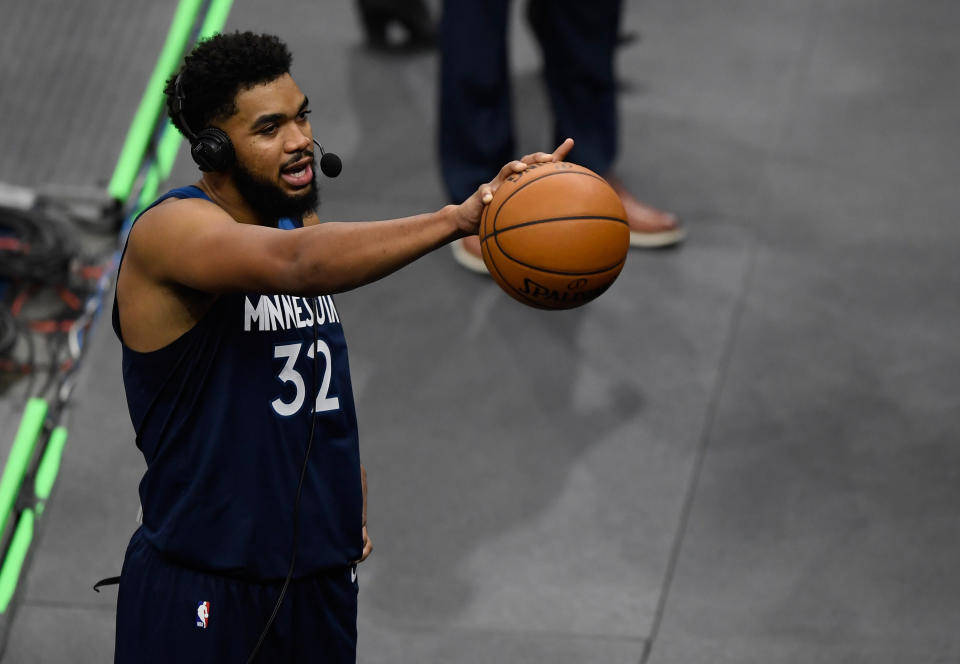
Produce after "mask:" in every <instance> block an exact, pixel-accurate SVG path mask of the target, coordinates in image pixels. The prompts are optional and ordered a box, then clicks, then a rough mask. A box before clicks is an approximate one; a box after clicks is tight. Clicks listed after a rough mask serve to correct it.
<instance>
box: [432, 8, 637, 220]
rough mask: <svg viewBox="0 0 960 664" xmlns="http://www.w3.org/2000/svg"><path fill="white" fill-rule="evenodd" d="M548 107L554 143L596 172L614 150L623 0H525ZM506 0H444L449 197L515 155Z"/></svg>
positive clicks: (443, 126) (444, 143)
mask: <svg viewBox="0 0 960 664" xmlns="http://www.w3.org/2000/svg"><path fill="white" fill-rule="evenodd" d="M529 1H530V2H531V5H530V7H529V10H530V11H529V12H528V16H529V17H530V19H531V26H532V27H533V29H534V33H535V34H536V36H537V40H538V41H539V43H540V48H541V51H542V52H543V61H544V73H545V78H546V84H547V91H548V93H549V96H550V104H551V107H552V109H553V121H554V125H553V129H554V144H553V145H551V146H544V147H543V148H542V149H543V150H545V151H549V150H552V149H553V148H554V147H556V145H557V144H559V143H560V141H562V140H563V139H564V138H566V137H568V136H569V137H571V138H573V139H574V140H575V141H576V147H574V149H573V152H572V153H571V154H570V155H569V157H568V160H569V161H573V162H576V163H578V164H581V165H583V166H586V167H587V168H589V169H591V170H593V171H595V172H597V173H600V174H604V173H606V172H607V171H608V170H609V169H610V166H611V165H612V164H613V159H614V157H615V155H616V148H617V111H616V80H615V76H614V63H613V60H614V53H615V49H616V44H617V35H618V34H619V28H620V15H621V8H622V1H621V0H591V1H590V2H584V1H583V0H529ZM509 10H510V0H446V1H445V2H444V5H443V16H442V19H441V25H440V49H441V66H440V162H441V168H442V170H443V178H444V183H445V184H446V187H447V192H448V194H449V195H450V199H451V201H453V202H457V203H459V202H461V201H463V200H464V199H465V198H467V197H468V196H470V195H471V194H472V193H473V192H474V191H476V188H477V187H478V186H480V185H481V184H482V183H484V182H487V181H489V180H490V179H492V178H493V176H494V175H496V174H497V172H498V171H499V170H500V168H501V167H502V166H503V165H504V164H505V163H507V162H508V161H510V160H511V159H516V158H518V157H520V156H522V155H518V154H515V153H514V137H513V121H512V114H511V101H510V75H509V71H508V57H507V23H508V19H509V14H510V11H509Z"/></svg>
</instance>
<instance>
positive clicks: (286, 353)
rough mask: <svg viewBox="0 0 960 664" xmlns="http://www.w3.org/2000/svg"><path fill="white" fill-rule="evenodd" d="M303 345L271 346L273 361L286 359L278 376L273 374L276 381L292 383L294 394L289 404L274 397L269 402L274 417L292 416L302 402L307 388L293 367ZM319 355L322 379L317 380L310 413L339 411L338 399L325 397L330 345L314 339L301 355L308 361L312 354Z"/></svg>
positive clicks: (329, 365)
mask: <svg viewBox="0 0 960 664" xmlns="http://www.w3.org/2000/svg"><path fill="white" fill-rule="evenodd" d="M303 345H304V344H303V343H302V342H301V343H295V344H283V345H280V346H275V347H274V349H273V357H274V358H276V359H284V360H286V361H285V363H284V365H283V368H282V369H281V370H280V373H278V374H277V378H279V379H280V380H281V381H283V382H284V383H292V384H293V387H294V390H295V393H294V396H293V399H292V400H291V401H289V402H288V401H284V400H283V399H281V398H280V397H277V398H276V399H274V400H273V401H271V402H270V405H271V406H273V410H274V411H276V413H277V414H278V415H282V416H284V417H289V416H290V415H293V414H294V413H296V412H297V411H299V410H300V408H302V407H303V402H304V400H305V399H306V394H307V387H306V384H305V383H304V381H303V374H301V373H300V372H299V371H297V368H296V364H297V359H298V358H299V357H300V350H301V348H302V347H303ZM316 353H320V354H321V355H323V359H324V362H323V379H322V380H321V381H320V389H319V391H318V392H317V398H316V401H315V402H314V412H316V413H324V412H327V411H331V410H337V409H339V408H340V398H339V397H331V396H328V393H329V392H330V375H331V373H332V367H331V364H332V361H331V357H330V346H328V345H327V342H326V341H324V340H323V339H317V340H316V342H315V343H308V344H307V351H306V353H304V354H305V355H306V356H307V357H308V358H309V359H310V360H311V362H312V361H313V358H314V355H315V354H316Z"/></svg>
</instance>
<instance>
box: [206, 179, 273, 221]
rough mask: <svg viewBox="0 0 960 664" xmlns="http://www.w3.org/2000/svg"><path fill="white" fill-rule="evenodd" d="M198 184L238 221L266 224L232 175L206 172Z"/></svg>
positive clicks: (211, 198)
mask: <svg viewBox="0 0 960 664" xmlns="http://www.w3.org/2000/svg"><path fill="white" fill-rule="evenodd" d="M197 186H198V187H199V188H200V189H202V190H203V192H204V193H205V194H206V195H207V196H209V197H210V200H212V201H213V202H214V203H216V204H217V205H219V206H220V207H222V208H223V209H224V210H225V211H226V212H227V214H229V215H230V216H231V217H233V218H234V219H235V220H236V221H237V222H239V223H241V224H256V225H264V223H265V222H266V220H264V219H260V217H259V216H257V213H256V212H254V211H253V208H251V207H250V206H249V205H248V204H247V202H246V200H244V198H243V196H241V195H240V192H239V191H237V188H236V186H235V185H234V184H233V180H231V179H230V176H228V175H225V174H223V173H204V174H203V176H202V177H201V178H200V180H199V181H198V182H197Z"/></svg>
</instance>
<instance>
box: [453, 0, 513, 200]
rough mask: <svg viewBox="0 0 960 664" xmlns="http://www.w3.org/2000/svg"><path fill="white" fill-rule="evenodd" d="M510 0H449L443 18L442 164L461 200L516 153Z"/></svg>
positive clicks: (455, 197)
mask: <svg viewBox="0 0 960 664" xmlns="http://www.w3.org/2000/svg"><path fill="white" fill-rule="evenodd" d="M509 5H510V3H509V0H446V2H444V3H443V15H442V18H441V22H440V136H439V139H440V165H441V169H442V172H443V180H444V184H445V185H446V188H447V193H448V194H449V196H450V200H451V202H454V203H460V202H462V201H463V200H465V199H466V198H468V197H469V196H470V195H471V194H473V192H474V191H476V189H477V187H479V186H480V185H481V184H483V183H484V182H486V181H487V180H488V179H489V178H490V177H491V176H492V175H493V174H494V173H496V172H497V171H498V170H499V169H500V167H501V166H503V164H505V163H506V162H508V161H510V159H511V158H512V156H513V127H512V114H511V108H510V75H509V71H508V60H507V19H508V14H509Z"/></svg>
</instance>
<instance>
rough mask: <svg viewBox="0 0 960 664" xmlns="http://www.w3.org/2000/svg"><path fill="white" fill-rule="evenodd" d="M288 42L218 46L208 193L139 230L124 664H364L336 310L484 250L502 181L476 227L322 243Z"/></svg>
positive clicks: (203, 46) (171, 195) (344, 227)
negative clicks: (412, 266) (479, 240)
mask: <svg viewBox="0 0 960 664" xmlns="http://www.w3.org/2000/svg"><path fill="white" fill-rule="evenodd" d="M290 64H291V56H290V53H289V51H288V50H287V47H286V46H285V45H284V44H283V43H282V42H281V41H280V40H279V39H277V38H276V37H272V36H268V35H256V34H252V33H234V34H229V35H218V36H216V37H214V38H212V39H210V40H207V41H204V42H202V43H200V44H199V45H198V46H197V47H196V48H195V49H194V50H193V51H192V52H191V53H190V54H189V55H188V56H187V57H186V59H185V61H184V64H183V66H182V68H181V69H180V71H179V72H177V73H176V74H175V75H174V76H172V77H171V78H170V80H169V81H168V82H167V85H166V89H165V92H166V95H167V103H168V111H169V114H170V116H171V118H172V119H173V121H174V124H175V125H176V126H177V128H178V129H179V130H180V131H181V132H182V133H184V135H186V136H187V137H188V138H190V140H191V154H192V155H193V157H194V159H195V160H196V161H197V163H198V165H199V166H200V167H201V170H202V171H204V172H203V174H202V177H201V178H200V180H199V181H198V182H197V183H196V184H194V185H191V186H188V187H182V188H179V189H174V190H173V191H171V192H168V193H167V194H165V195H164V196H162V197H160V199H159V200H158V201H156V202H155V203H154V204H153V205H152V206H151V207H149V208H148V209H147V210H146V211H145V212H143V214H142V215H141V216H140V217H139V218H138V219H137V221H136V223H135V224H134V226H133V228H132V229H131V232H130V235H129V239H128V241H127V246H126V248H125V250H124V255H123V258H122V260H121V265H120V269H119V272H118V276H117V288H116V298H115V302H114V309H113V323H114V329H115V330H116V332H117V335H118V337H119V338H120V340H121V342H122V347H123V378H124V387H125V391H126V395H127V405H128V409H129V411H130V416H131V420H132V422H133V426H134V430H135V432H136V442H137V446H138V447H139V448H140V450H141V451H142V452H143V455H144V458H145V460H146V463H147V470H146V473H145V474H144V476H143V479H142V481H141V483H140V500H141V504H142V507H143V524H142V526H141V527H140V528H139V529H138V530H137V531H136V532H135V533H134V535H133V537H132V538H131V541H130V545H129V546H128V548H127V553H126V556H125V558H124V566H123V570H122V573H121V577H120V582H119V583H120V589H119V595H118V600H117V637H116V656H115V659H116V661H117V662H133V661H136V662H154V661H156V662H181V661H203V662H227V661H229V662H240V661H252V660H253V659H256V660H257V661H264V662H293V661H297V662H300V661H304V662H306V661H310V662H320V661H323V662H353V661H355V659H356V618H357V591H358V587H357V577H356V563H357V562H359V561H362V560H364V559H365V558H366V557H367V555H369V553H370V550H371V545H370V540H369V538H368V536H367V530H366V477H365V474H364V472H363V469H362V467H361V465H360V457H359V449H358V440H357V424H356V414H355V409H354V402H353V394H352V388H351V384H350V371H349V366H348V363H347V350H346V342H345V340H344V336H343V328H342V327H341V324H340V314H339V312H338V311H337V308H336V306H335V304H334V301H333V298H332V294H334V293H338V292H341V291H345V290H348V289H351V288H355V287H357V286H360V285H362V284H365V283H368V282H371V281H374V280H376V279H380V278H381V277H384V276H386V275H388V274H390V273H391V272H393V271H394V270H397V269H398V268H400V267H402V266H403V265H405V264H407V263H409V262H411V261H413V260H415V259H416V258H418V257H420V256H422V255H424V254H425V253H427V252H429V251H431V250H433V249H435V248H437V247H440V246H442V245H444V244H446V243H449V242H451V241H453V240H456V239H459V238H462V237H465V236H468V235H471V234H475V233H476V232H477V226H478V223H479V219H480V215H481V212H482V210H483V206H484V204H485V203H487V202H489V200H490V199H491V197H492V195H493V192H494V191H495V190H496V189H497V187H498V186H499V185H500V183H501V182H503V180H504V178H506V177H507V176H509V175H511V174H513V173H515V172H519V171H522V170H523V169H524V168H526V167H527V164H532V163H536V162H541V161H550V160H562V159H563V157H564V156H565V155H566V154H567V153H568V152H569V150H570V148H571V147H572V145H573V141H571V140H569V139H568V140H567V141H565V142H564V143H563V144H562V145H561V146H560V147H558V148H557V149H556V150H555V151H554V152H553V153H552V154H546V153H536V154H532V155H528V156H526V157H524V158H523V159H522V160H519V161H514V162H510V163H509V164H507V165H505V166H504V167H503V168H502V169H501V171H500V173H499V174H497V176H496V177H495V178H494V179H493V180H491V181H490V182H488V183H486V184H484V185H482V186H481V187H480V188H479V189H478V190H477V191H476V192H475V193H474V194H473V195H471V196H470V197H469V198H468V199H467V200H466V201H464V202H463V203H461V204H459V205H448V206H446V207H444V208H442V209H440V210H438V211H436V212H433V213H429V214H421V215H417V216H413V217H406V218H402V219H392V220H387V221H370V222H361V223H356V222H353V223H342V222H327V223H319V219H318V217H317V214H316V212H315V210H314V208H315V206H316V204H317V185H316V181H315V174H314V152H313V149H312V148H313V142H312V141H313V132H312V128H311V126H310V122H309V119H308V114H309V112H310V110H309V105H308V101H307V98H306V96H305V95H304V94H303V92H301V91H300V89H299V88H298V87H297V85H296V83H295V82H294V80H293V78H292V77H291V76H290V73H289V70H290Z"/></svg>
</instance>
